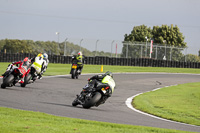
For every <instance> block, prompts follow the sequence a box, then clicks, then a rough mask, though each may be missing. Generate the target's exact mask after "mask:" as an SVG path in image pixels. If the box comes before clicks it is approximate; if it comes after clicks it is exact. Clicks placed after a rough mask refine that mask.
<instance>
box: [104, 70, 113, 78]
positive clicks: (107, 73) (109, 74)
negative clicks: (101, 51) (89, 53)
mask: <svg viewBox="0 0 200 133" xmlns="http://www.w3.org/2000/svg"><path fill="white" fill-rule="evenodd" d="M105 75H108V76H111V77H112V78H113V74H112V72H109V71H107V72H106V73H105Z"/></svg>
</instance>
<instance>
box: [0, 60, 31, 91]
mask: <svg viewBox="0 0 200 133" xmlns="http://www.w3.org/2000/svg"><path fill="white" fill-rule="evenodd" d="M29 72H30V68H29V69H28V71H27V72H26V74H25V77H24V83H20V84H21V87H25V86H26V85H27V84H28V82H29V80H30V78H31V74H29ZM21 76H22V74H21V73H20V70H19V69H18V67H17V66H14V65H13V64H9V65H8V68H7V70H6V72H5V73H4V74H3V83H2V84H1V88H3V89H5V88H6V87H12V86H14V85H15V84H16V83H18V82H19V81H20V79H21Z"/></svg>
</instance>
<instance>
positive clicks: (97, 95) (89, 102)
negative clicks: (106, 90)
mask: <svg viewBox="0 0 200 133" xmlns="http://www.w3.org/2000/svg"><path fill="white" fill-rule="evenodd" d="M100 99H101V93H99V92H95V94H94V95H93V96H92V97H91V98H90V99H89V100H86V101H85V103H84V104H83V105H82V106H83V108H85V109H89V108H91V107H92V106H94V105H95V104H96V103H97V102H98V101H99V100H100Z"/></svg>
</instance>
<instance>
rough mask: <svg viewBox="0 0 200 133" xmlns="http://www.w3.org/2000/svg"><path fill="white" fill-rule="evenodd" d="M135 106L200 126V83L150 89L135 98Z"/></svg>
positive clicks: (150, 112) (170, 118)
mask: <svg viewBox="0 0 200 133" xmlns="http://www.w3.org/2000/svg"><path fill="white" fill-rule="evenodd" d="M132 104H133V106H134V107H135V108H136V109H139V110H142V111H144V112H147V113H149V114H153V115H156V116H159V117H162V118H166V119H169V120H174V121H178V122H183V123H188V124H192V125H198V126H200V83H199V82H198V83H187V84H181V85H177V86H171V87H165V88H162V89H159V90H156V91H150V92H147V93H144V94H141V95H139V96H137V97H135V98H134V100H133V103H132Z"/></svg>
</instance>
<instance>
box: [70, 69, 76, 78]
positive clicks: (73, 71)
mask: <svg viewBox="0 0 200 133" xmlns="http://www.w3.org/2000/svg"><path fill="white" fill-rule="evenodd" d="M71 77H72V79H74V78H75V77H76V69H72V75H71Z"/></svg>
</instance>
